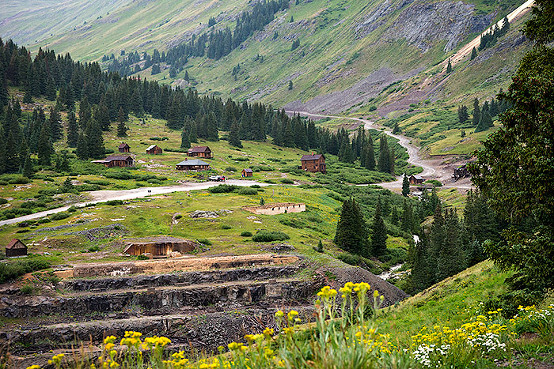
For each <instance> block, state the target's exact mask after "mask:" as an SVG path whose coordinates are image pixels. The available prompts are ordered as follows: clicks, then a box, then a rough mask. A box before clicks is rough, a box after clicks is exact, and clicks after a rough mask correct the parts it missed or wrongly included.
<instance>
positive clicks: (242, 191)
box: [237, 187, 258, 195]
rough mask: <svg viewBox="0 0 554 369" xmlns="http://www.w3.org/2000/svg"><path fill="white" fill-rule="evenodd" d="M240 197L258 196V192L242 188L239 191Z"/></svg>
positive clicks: (253, 189)
mask: <svg viewBox="0 0 554 369" xmlns="http://www.w3.org/2000/svg"><path fill="white" fill-rule="evenodd" d="M237 193H238V194H239V195H257V194H258V190H257V189H255V188H250V187H242V188H239V190H238V191H237Z"/></svg>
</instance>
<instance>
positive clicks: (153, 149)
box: [146, 145, 163, 155]
mask: <svg viewBox="0 0 554 369" xmlns="http://www.w3.org/2000/svg"><path fill="white" fill-rule="evenodd" d="M162 152H163V150H162V148H161V147H159V146H158V145H150V146H148V147H147V148H146V153H147V154H150V155H160V154H161V153H162Z"/></svg>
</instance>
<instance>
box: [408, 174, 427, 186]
mask: <svg viewBox="0 0 554 369" xmlns="http://www.w3.org/2000/svg"><path fill="white" fill-rule="evenodd" d="M408 180H409V181H410V184H411V185H418V184H422V183H423V182H425V178H423V177H422V176H418V175H414V174H412V175H411V176H410V178H408Z"/></svg>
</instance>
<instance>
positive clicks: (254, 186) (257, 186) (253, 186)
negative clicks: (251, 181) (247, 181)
mask: <svg viewBox="0 0 554 369" xmlns="http://www.w3.org/2000/svg"><path fill="white" fill-rule="evenodd" d="M250 188H262V186H260V185H252V186H250Z"/></svg>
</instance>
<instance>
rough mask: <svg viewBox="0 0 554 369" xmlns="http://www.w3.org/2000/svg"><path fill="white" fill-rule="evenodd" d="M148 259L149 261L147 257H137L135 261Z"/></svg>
mask: <svg viewBox="0 0 554 369" xmlns="http://www.w3.org/2000/svg"><path fill="white" fill-rule="evenodd" d="M148 259H149V257H148V256H146V255H139V256H137V260H148Z"/></svg>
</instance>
